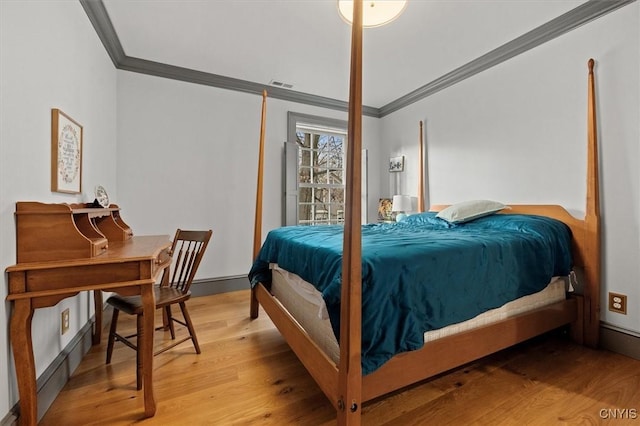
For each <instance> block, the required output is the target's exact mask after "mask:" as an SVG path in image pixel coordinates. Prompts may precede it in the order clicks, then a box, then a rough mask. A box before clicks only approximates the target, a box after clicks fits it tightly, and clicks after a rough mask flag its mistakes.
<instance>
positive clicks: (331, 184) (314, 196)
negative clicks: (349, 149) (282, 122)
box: [296, 127, 346, 225]
mask: <svg viewBox="0 0 640 426" xmlns="http://www.w3.org/2000/svg"><path fill="white" fill-rule="evenodd" d="M296 138H297V142H298V148H299V149H298V196H299V198H298V223H299V224H308V225H321V224H338V223H343V222H344V183H343V182H344V169H343V167H344V143H345V140H346V135H345V134H341V133H337V132H331V131H326V132H325V131H322V129H318V128H313V129H310V128H304V127H298V128H297V129H296Z"/></svg>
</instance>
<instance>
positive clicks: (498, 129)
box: [380, 2, 640, 333]
mask: <svg viewBox="0 0 640 426" xmlns="http://www.w3.org/2000/svg"><path fill="white" fill-rule="evenodd" d="M639 7H640V6H639V5H638V3H637V2H636V3H633V4H631V5H628V6H625V7H624V8H622V9H619V10H617V11H615V12H612V13H610V14H609V15H607V16H604V17H602V18H600V19H598V20H596V21H594V22H591V23H589V24H587V25H584V26H582V27H580V28H578V29H576V30H574V31H572V32H570V33H568V34H566V35H564V36H562V37H560V38H558V39H555V40H553V41H551V42H549V43H546V44H544V45H542V46H540V47H537V48H535V49H533V50H531V51H529V52H526V53H524V54H522V55H520V56H517V57H515V58H514V59H512V60H510V61H507V62H505V63H503V64H500V65H498V66H496V67H494V68H491V69H489V70H487V71H485V72H483V73H481V74H478V75H476V76H474V77H472V78H470V79H467V80H465V81H463V82H461V83H459V84H457V85H454V86H452V87H450V88H448V89H445V90H444V91H441V92H439V93H437V94H435V95H433V96H431V97H429V98H426V99H425V100H423V101H420V102H418V103H416V104H413V105H411V106H409V107H407V108H405V109H403V110H400V111H398V112H396V113H393V114H391V115H389V116H387V117H385V118H384V119H383V120H382V140H384V141H390V142H391V143H390V145H389V146H386V147H384V148H383V151H384V150H386V152H381V153H380V155H381V156H382V157H385V158H386V157H387V156H392V155H397V154H405V155H406V156H407V159H408V161H407V164H408V167H407V171H406V172H405V173H404V174H403V176H402V178H403V187H405V188H407V192H408V193H409V194H411V195H416V194H415V193H416V191H417V167H418V166H417V161H416V158H417V149H418V134H419V133H418V122H419V120H424V121H425V125H426V145H427V156H428V166H427V167H428V179H429V183H428V188H429V191H430V194H429V197H430V200H429V201H430V202H431V203H432V204H440V203H443V204H444V203H453V202H457V201H462V200H466V199H474V198H489V199H496V200H500V201H504V202H507V203H545V204H560V205H563V206H565V207H566V208H567V209H568V210H569V211H571V212H572V213H574V214H575V215H577V216H578V217H582V216H583V214H584V210H585V196H586V143H587V133H586V126H587V124H586V112H587V72H588V69H587V60H588V59H589V58H594V59H595V61H596V67H595V74H596V92H597V113H598V125H599V129H598V136H599V142H600V168H601V195H602V197H601V203H602V219H603V222H604V223H603V236H604V240H603V246H602V248H603V284H604V285H603V290H602V297H603V299H602V300H603V304H602V306H603V308H602V315H601V318H602V320H603V321H605V322H607V323H609V324H613V325H615V326H617V327H621V328H624V329H627V330H632V331H634V332H636V333H640V287H638V283H640V264H639V263H638V259H640V172H639V169H640V150H639V140H640V124H639V121H638V117H639V116H640V97H639V95H640V84H639V83H640V81H639V80H640V66H639V61H640V55H639V52H640V44H639V38H640V34H639V15H640V13H639ZM414 163H415V165H414ZM382 181H383V183H385V182H386V180H385V179H382ZM609 291H612V292H619V293H623V294H627V295H628V296H629V300H628V301H629V313H628V315H626V316H625V315H620V314H616V313H612V312H609V311H607V310H606V303H605V300H606V299H605V295H606V293H607V292H609Z"/></svg>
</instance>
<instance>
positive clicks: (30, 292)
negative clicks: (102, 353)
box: [6, 227, 171, 425]
mask: <svg viewBox="0 0 640 426" xmlns="http://www.w3.org/2000/svg"><path fill="white" fill-rule="evenodd" d="M20 236H21V231H20V227H19V231H18V244H20ZM170 246H171V241H170V237H169V236H168V235H161V236H137V237H131V236H128V237H127V239H125V240H123V241H112V240H109V244H108V249H107V250H102V251H101V252H100V254H99V255H95V256H92V257H83V258H77V259H64V260H46V261H29V262H23V263H18V264H16V265H14V266H10V267H8V268H7V269H6V272H7V273H8V276H9V294H8V296H7V300H10V301H11V302H12V303H13V311H12V313H11V324H10V336H11V343H12V347H13V356H14V358H15V366H16V376H17V380H18V391H19V393H20V424H22V425H35V424H36V423H37V420H38V419H37V415H38V410H37V408H38V406H37V394H36V391H37V389H36V373H35V363H34V355H33V343H32V341H31V319H32V317H33V312H34V310H35V309H38V308H43V307H48V306H54V305H55V304H57V303H58V302H59V301H61V300H62V299H65V298H67V297H72V296H75V295H76V294H78V292H80V291H88V290H94V291H96V292H97V293H99V292H100V291H103V290H104V291H113V292H117V293H119V294H122V295H126V296H129V295H141V297H142V301H143V305H144V314H143V333H142V336H141V337H140V346H141V351H142V363H143V381H142V383H143V390H144V407H145V410H144V414H145V416H146V417H151V416H153V415H154V414H155V412H156V402H155V397H154V395H153V330H154V321H153V319H154V311H155V295H154V291H153V284H154V283H155V282H156V280H157V278H158V276H159V274H160V272H161V271H163V270H164V269H165V268H167V267H168V266H169V265H170V264H171V257H170V256H169V254H168V249H169V248H170ZM18 251H19V252H20V247H19V248H18ZM18 258H19V259H20V257H18ZM101 308H102V307H101V306H100V309H101ZM96 328H98V329H99V328H100V324H97V325H96Z"/></svg>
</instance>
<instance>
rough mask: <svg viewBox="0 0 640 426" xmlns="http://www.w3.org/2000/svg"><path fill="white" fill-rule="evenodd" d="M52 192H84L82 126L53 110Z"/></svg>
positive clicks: (62, 113) (57, 110)
mask: <svg viewBox="0 0 640 426" xmlns="http://www.w3.org/2000/svg"><path fill="white" fill-rule="evenodd" d="M51 191H54V192H66V193H69V194H79V193H80V192H82V126H81V125H80V124H79V123H78V122H77V121H75V120H74V119H72V118H71V117H69V116H68V115H67V114H65V113H64V112H62V111H60V110H59V109H56V108H53V109H51Z"/></svg>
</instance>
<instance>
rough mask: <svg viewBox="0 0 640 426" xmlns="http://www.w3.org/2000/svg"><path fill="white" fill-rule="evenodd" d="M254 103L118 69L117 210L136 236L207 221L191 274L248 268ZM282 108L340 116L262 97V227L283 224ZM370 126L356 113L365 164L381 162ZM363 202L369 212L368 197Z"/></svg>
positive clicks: (374, 125) (257, 111) (373, 124)
mask: <svg viewBox="0 0 640 426" xmlns="http://www.w3.org/2000/svg"><path fill="white" fill-rule="evenodd" d="M261 108H262V97H261V96H256V95H252V94H245V93H238V92H233V91H229V90H223V89H217V88H212V87H206V86H200V85H196V84H191V83H185V82H180V81H175V80H168V79H164V78H159V77H151V76H147V75H142V74H135V73H131V72H127V71H118V191H117V192H118V202H119V204H120V207H121V208H122V216H123V218H124V220H125V221H126V222H127V223H128V224H129V226H131V228H132V229H133V231H134V233H136V234H138V235H143V234H173V233H174V232H175V229H176V228H178V227H181V228H183V229H190V228H191V229H193V228H211V229H213V240H212V244H211V245H210V246H209V248H208V249H207V254H205V257H204V258H203V263H202V265H201V266H200V269H199V270H198V278H217V277H228V276H238V275H246V274H247V273H248V272H249V268H250V267H251V259H252V251H253V249H252V242H253V222H254V208H255V198H256V177H257V164H258V143H259V136H260V117H261ZM288 111H294V112H298V113H304V114H313V115H318V116H324V117H331V118H339V119H344V120H346V118H347V116H346V113H345V112H340V111H334V110H327V109H323V108H317V107H311V106H307V105H301V104H296V103H291V102H286V101H281V100H278V99H269V98H267V124H266V135H265V178H264V204H263V209H264V214H263V217H264V222H263V234H264V236H266V233H267V232H268V231H269V230H271V229H273V228H276V227H278V226H281V224H282V222H281V217H282V213H281V208H282V205H281V199H282V171H283V165H282V149H283V143H284V141H285V140H286V137H287V136H286V134H287V112H288ZM378 126H379V120H378V119H375V118H365V119H364V120H363V147H364V148H373V149H371V150H370V164H378V162H379V161H380V160H379V158H378V155H377V151H378V149H377V144H378V141H379V131H378ZM371 169H372V170H370V173H369V185H370V188H378V187H379V173H378V170H377V168H375V167H372V168H371ZM376 192H377V190H375V191H372V193H374V194H373V195H372V197H373V198H375V199H376V200H377V195H375V193H376ZM370 204H371V206H370V207H369V212H370V217H373V218H375V204H376V203H375V200H374V201H373V202H372V203H370ZM372 215H373V216H372ZM247 283H248V282H247Z"/></svg>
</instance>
